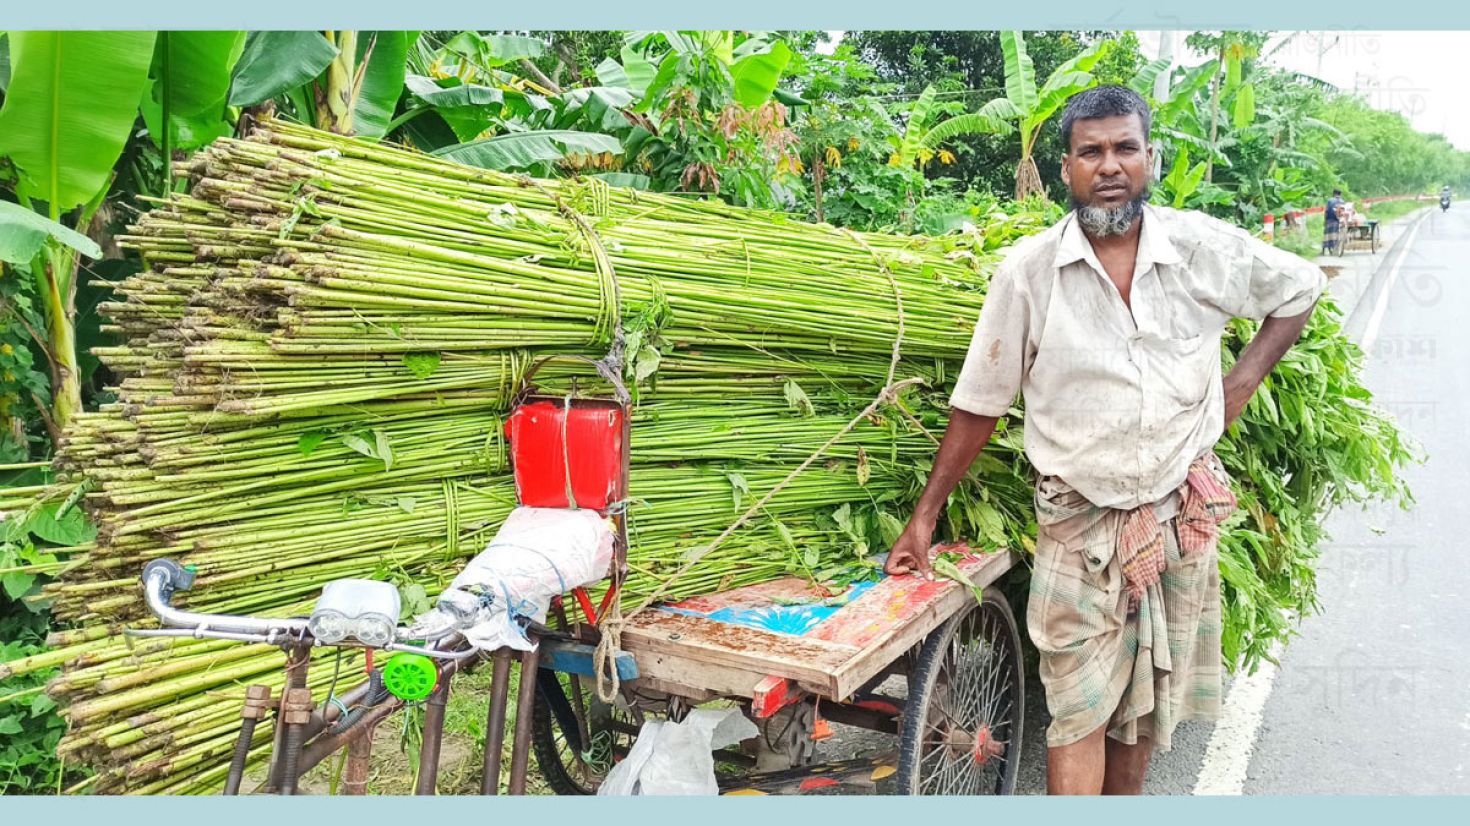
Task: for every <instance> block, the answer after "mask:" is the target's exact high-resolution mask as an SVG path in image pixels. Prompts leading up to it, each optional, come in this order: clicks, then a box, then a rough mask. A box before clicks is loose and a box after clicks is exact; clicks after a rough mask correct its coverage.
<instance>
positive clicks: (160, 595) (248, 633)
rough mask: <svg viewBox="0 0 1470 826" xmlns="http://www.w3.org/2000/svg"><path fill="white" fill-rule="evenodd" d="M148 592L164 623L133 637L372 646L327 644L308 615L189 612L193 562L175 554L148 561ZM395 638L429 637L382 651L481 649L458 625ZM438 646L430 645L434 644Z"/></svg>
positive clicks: (432, 653)
mask: <svg viewBox="0 0 1470 826" xmlns="http://www.w3.org/2000/svg"><path fill="white" fill-rule="evenodd" d="M142 579H143V595H144V599H145V600H146V601H147V604H148V610H149V611H151V612H152V613H153V615H154V616H155V617H157V618H158V621H159V622H160V623H161V624H162V625H163V626H164V627H163V628H157V629H133V628H129V629H127V630H126V632H125V633H127V634H128V635H129V636H134V637H192V638H194V639H216V640H231V641H234V642H254V643H266V644H268V645H279V644H283V643H289V642H293V641H294V642H297V643H301V644H309V645H341V646H345V647H352V648H368V647H369V646H366V645H362V644H361V643H357V642H347V641H345V640H344V641H343V642H341V643H323V642H321V641H320V640H317V639H315V638H314V637H312V634H311V631H310V629H309V628H308V625H307V620H305V619H301V618H274V617H245V616H238V615H234V614H203V613H198V612H194V611H185V610H183V609H181V608H175V607H174V605H173V595H174V594H175V593H177V592H179V591H187V590H189V588H190V587H192V586H193V584H194V571H193V569H192V568H191V567H185V566H182V565H180V564H179V563H177V562H175V561H174V560H172V559H155V560H153V561H152V562H149V563H148V564H147V565H145V566H143V577H142ZM394 636H395V639H396V640H404V639H424V641H425V643H427V645H422V646H419V645H405V644H403V643H402V642H390V643H388V644H387V645H384V646H375V647H376V648H377V649H378V650H381V651H392V652H402V653H412V654H423V655H424V656H428V657H434V658H437V659H449V660H462V659H466V658H468V657H472V656H474V655H475V654H476V653H478V651H477V649H475V648H462V649H460V648H458V644H459V643H463V639H462V638H460V639H459V640H456V639H455V637H456V636H457V635H456V634H455V632H454V630H453V629H445V630H443V631H442V632H436V633H434V634H430V635H428V636H427V637H426V638H425V637H419V636H414V637H410V636H408V628H407V627H405V626H399V627H398V630H397V633H396V634H395V635H394ZM444 642H448V643H450V644H451V645H454V646H455V648H456V649H458V650H452V649H445V648H439V647H438V645H439V644H440V643H444ZM431 645H432V646H434V647H430V646H431Z"/></svg>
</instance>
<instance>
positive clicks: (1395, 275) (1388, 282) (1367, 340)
mask: <svg viewBox="0 0 1470 826" xmlns="http://www.w3.org/2000/svg"><path fill="white" fill-rule="evenodd" d="M1422 223H1424V219H1423V218H1422V217H1421V218H1420V219H1419V220H1417V221H1415V222H1414V226H1412V227H1410V228H1409V237H1408V238H1405V239H1404V248H1403V249H1401V250H1399V258H1398V260H1397V261H1395V262H1393V269H1391V270H1389V271H1388V278H1385V279H1384V280H1383V289H1381V290H1379V291H1378V303H1376V304H1374V305H1373V315H1371V316H1369V317H1368V327H1367V328H1366V329H1365V330H1364V331H1363V339H1362V341H1359V342H1358V347H1360V348H1361V349H1362V350H1363V352H1365V353H1367V352H1369V351H1370V349H1371V348H1372V347H1373V340H1374V339H1376V338H1378V327H1379V326H1380V325H1381V324H1383V314H1384V313H1385V312H1387V311H1388V296H1389V294H1390V293H1392V292H1393V285H1394V284H1395V283H1397V282H1398V280H1399V269H1400V268H1402V267H1403V266H1404V259H1405V258H1408V257H1409V247H1410V246H1412V245H1413V243H1414V236H1415V235H1417V234H1418V233H1419V225H1420V224H1422Z"/></svg>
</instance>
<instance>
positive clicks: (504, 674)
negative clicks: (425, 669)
mask: <svg viewBox="0 0 1470 826" xmlns="http://www.w3.org/2000/svg"><path fill="white" fill-rule="evenodd" d="M509 695H510V649H509V648H499V649H496V651H495V663H494V665H493V666H492V668H491V671H490V710H489V712H488V713H487V714H486V716H485V768H484V772H483V773H482V774H481V775H480V794H484V795H496V794H500V755H501V752H502V751H504V750H505V707H506V704H507V702H508V701H509V699H510V696H509Z"/></svg>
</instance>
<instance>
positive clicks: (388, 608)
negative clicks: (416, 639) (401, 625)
mask: <svg viewBox="0 0 1470 826" xmlns="http://www.w3.org/2000/svg"><path fill="white" fill-rule="evenodd" d="M399 608H400V606H399V602H398V589H397V588H394V587H393V586H392V585H391V584H389V583H387V582H378V581H377V580H372V579H339V580H335V581H333V582H328V583H327V584H326V587H324V588H322V595H321V596H320V597H319V598H318V599H317V601H316V608H315V609H314V610H313V611H312V612H311V619H310V620H309V621H308V622H307V628H308V629H310V630H311V635H312V636H313V637H316V638H317V639H318V640H319V641H321V642H324V643H327V644H328V645H332V644H335V643H339V642H342V641H343V640H345V639H347V638H348V637H353V638H356V639H357V640H358V641H359V642H361V643H362V644H363V645H369V646H373V647H375V648H381V647H382V646H385V645H387V644H388V643H390V642H392V641H393V633H394V631H395V630H396V629H397V627H398V613H399Z"/></svg>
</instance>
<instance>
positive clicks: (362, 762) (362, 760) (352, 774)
mask: <svg viewBox="0 0 1470 826" xmlns="http://www.w3.org/2000/svg"><path fill="white" fill-rule="evenodd" d="M377 728H378V724H377V723H373V724H372V725H371V726H368V727H367V728H365V729H363V731H362V733H361V734H360V735H359V736H358V737H357V738H356V739H354V740H353V741H352V742H350V743H348V744H347V770H346V772H345V773H343V775H342V794H344V795H351V796H354V797H356V796H359V795H365V794H367V782H368V770H369V769H370V768H371V767H372V762H373V734H374V733H375V732H376V730H377Z"/></svg>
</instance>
